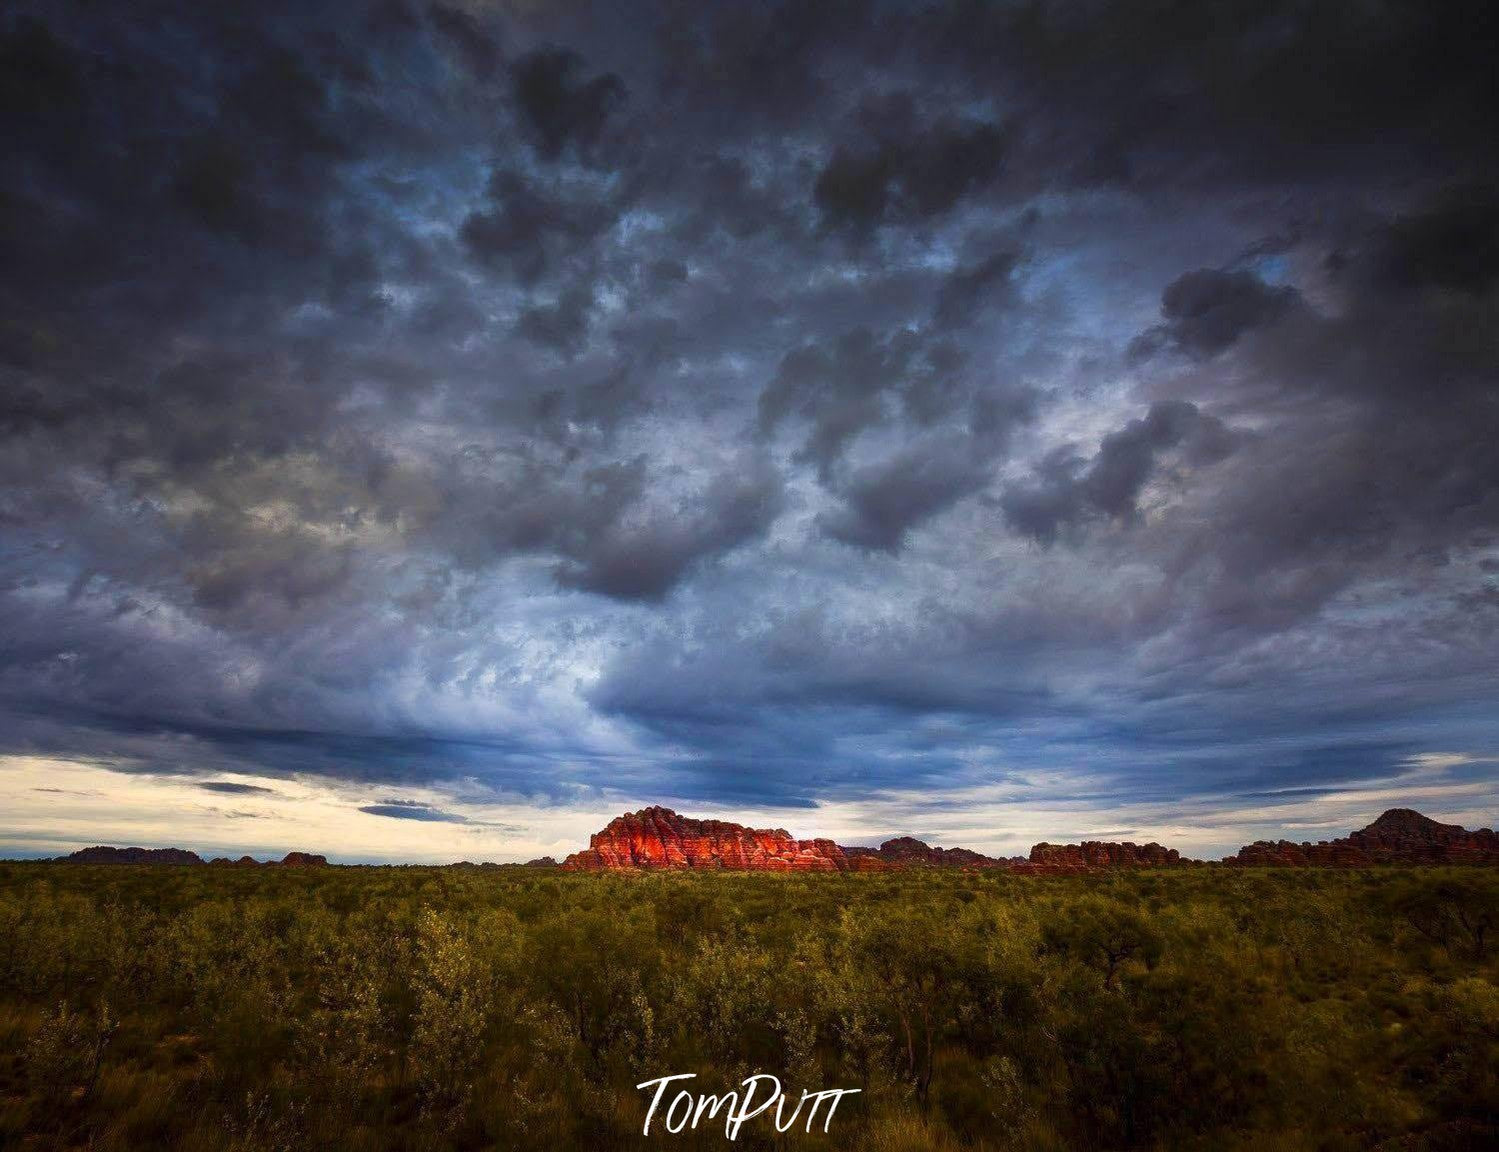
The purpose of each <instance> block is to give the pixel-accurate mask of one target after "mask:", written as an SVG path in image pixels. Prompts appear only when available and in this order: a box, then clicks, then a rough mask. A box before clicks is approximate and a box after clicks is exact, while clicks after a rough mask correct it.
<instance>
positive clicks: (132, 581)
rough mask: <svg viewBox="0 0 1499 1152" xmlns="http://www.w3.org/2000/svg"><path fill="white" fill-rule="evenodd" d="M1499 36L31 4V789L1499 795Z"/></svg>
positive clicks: (9, 331)
mask: <svg viewBox="0 0 1499 1152" xmlns="http://www.w3.org/2000/svg"><path fill="white" fill-rule="evenodd" d="M1492 32H1493V15H1492V12H1491V11H1490V7H1489V6H1487V5H1484V4H1480V3H1478V2H1477V0H1474V2H1472V3H1467V2H1459V3H1455V4H1448V5H1440V6H1435V7H1433V6H1431V5H1424V4H1416V3H1405V2H1397V0H1381V2H1379V3H1376V4H1374V5H1373V6H1372V7H1371V6H1360V7H1358V8H1353V7H1349V6H1336V5H1322V6H1317V5H1312V6H1308V5H1304V4H1294V3H1293V4H1288V3H1278V2H1272V3H1269V4H1248V3H1238V2H1236V0H1234V2H1226V3H1210V4H1205V5H1204V4H1189V3H1185V2H1181V3H1178V2H1176V0H1163V2H1161V3H1158V4H1153V5H1152V6H1151V7H1150V8H1149V9H1148V10H1147V11H1144V12H1142V11H1141V10H1139V9H1137V8H1133V7H1130V6H1127V5H1119V4H1107V3H1102V2H1094V0H1084V2H1080V3H1070V2H1068V3H1041V4H1026V5H1019V6H1017V5H979V4H967V3H952V4H947V3H939V4H935V5H931V6H928V7H926V8H923V9H921V10H920V11H911V10H907V9H904V8H901V7H899V6H892V5H885V4H876V3H860V2H853V3H841V2H840V3H829V4H798V3H777V4H766V5H740V4H707V5H695V6H686V7H684V6H679V5H670V4H668V5H653V4H647V5H644V6H626V7H624V8H620V9H610V10H607V11H604V10H600V9H597V8H592V9H590V8H578V7H575V6H570V5H540V6H537V5H530V6H519V7H516V6H510V7H501V8H495V7H492V6H472V5H459V4H451V3H450V4H441V3H439V4H422V5H406V4H372V5H366V4H362V3H353V2H349V3H334V4H328V5H306V4H292V3H289V2H288V3H282V2H280V0H273V2H272V3H268V4H265V5H261V6H259V7H257V9H256V11H255V13H254V16H253V18H247V17H246V16H245V15H244V13H239V12H229V11H226V10H222V9H221V8H217V7H214V6H204V5H188V4H182V3H173V2H170V0H163V2H162V3H161V4H160V5H156V6H153V8H152V12H151V16H150V19H143V18H142V17H141V15H140V14H139V13H134V12H126V11H124V10H122V9H118V8H111V7H110V6H107V5H106V6H92V7H90V6H84V7H78V6H67V5H62V4H56V3H51V2H35V3H32V2H27V0H23V2H22V3H20V4H18V5H14V6H12V8H11V9H8V10H7V12H6V14H5V15H4V16H3V17H0V160H3V162H4V165H5V171H6V173H7V179H6V181H5V182H4V187H3V188H0V260H3V262H4V266H5V268H6V275H5V276H4V277H3V278H0V529H3V531H0V538H3V541H4V543H3V545H0V637H3V639H0V712H3V714H4V718H5V721H6V722H5V724H4V725H3V729H4V731H5V732H6V738H5V740H4V741H3V742H0V745H3V747H0V750H3V751H13V752H22V753H26V754H54V755H66V756H74V757H78V758H87V759H93V760H98V761H99V762H101V763H106V764H109V765H111V766H114V767H116V768H118V769H119V770H121V771H143V772H151V771H158V772H175V773H180V774H183V775H186V776H189V777H191V778H195V779H197V778H201V779H200V783H201V784H202V786H203V787H205V788H206V789H207V790H209V791H220V792H227V791H230V790H231V786H233V788H232V790H234V791H242V790H244V789H247V788H251V787H258V786H250V785H244V786H240V785H234V784H233V781H232V780H224V779H219V777H220V776H229V775H232V774H235V773H246V774H249V773H255V774H268V775H270V776H272V777H276V776H287V775H293V774H297V775H301V774H306V775H313V776H316V775H328V776H336V777H344V778H349V779H354V780H359V781H364V782H390V783H392V784H393V783H395V782H401V781H408V782H409V781H420V782H423V783H429V784H430V783H435V782H439V781H447V782H452V781H454V780H465V781H474V782H477V783H475V785H474V786H475V787H477V788H480V789H481V790H482V789H484V788H494V789H497V790H505V791H507V794H510V795H526V796H533V797H539V798H543V799H544V801H545V802H560V801H561V800H562V799H565V798H567V797H574V798H575V797H576V796H578V795H580V794H585V795H592V794H596V792H597V790H599V789H602V788H604V787H619V788H624V789H627V790H629V791H630V792H631V793H632V795H634V796H637V797H638V798H639V799H641V800H646V799H652V798H657V796H658V795H659V794H660V793H662V792H665V791H668V790H670V789H676V791H675V792H674V793H673V794H674V795H678V796H701V797H704V798H710V799H715V800H720V801H722V800H724V799H725V798H728V797H740V798H754V799H756V800H757V801H765V802H782V803H787V804H796V805H806V804H810V803H814V802H815V801H817V800H819V799H826V798H830V797H837V796H843V795H849V794H855V793H858V794H863V793H867V792H868V791H869V790H871V789H877V788H879V787H883V786H905V785H910V784H912V783H913V782H914V783H917V784H920V785H922V786H924V787H925V786H930V787H931V788H932V789H934V790H936V789H940V788H942V787H948V786H957V785H959V784H963V783H969V782H973V780H974V779H975V776H976V775H978V776H982V773H984V772H986V771H997V770H998V769H995V768H993V766H994V765H997V764H1001V763H1003V764H1008V765H1011V766H1013V767H1015V768H1016V769H1017V770H1018V769H1020V768H1023V769H1025V770H1027V771H1031V772H1032V773H1033V774H1034V775H1035V776H1036V777H1037V778H1045V776H1046V769H1048V768H1054V767H1056V766H1057V764H1058V763H1059V762H1061V761H1063V760H1065V761H1066V762H1067V765H1068V767H1069V768H1079V766H1081V770H1087V771H1090V772H1093V773H1095V774H1096V775H1097V776H1098V778H1099V785H1098V788H1097V795H1098V796H1099V797H1100V798H1101V799H1100V802H1101V803H1102V802H1105V801H1106V800H1108V798H1109V797H1117V796H1119V795H1124V794H1126V793H1128V791H1129V788H1130V787H1131V786H1134V787H1136V788H1138V789H1139V790H1141V791H1155V792H1158V793H1159V794H1161V795H1163V796H1166V795H1169V794H1171V792H1172V790H1173V789H1174V790H1175V792H1176V793H1177V794H1178V795H1179V796H1180V795H1181V794H1185V793H1194V794H1195V793H1202V794H1213V795H1225V794H1229V793H1233V792H1235V791H1236V790H1237V791H1239V792H1242V793H1243V794H1244V795H1250V794H1251V793H1256V792H1262V791H1265V790H1266V788H1267V786H1268V785H1270V784H1272V783H1273V784H1274V785H1275V786H1311V785H1313V784H1315V785H1316V786H1318V787H1320V786H1322V785H1324V784H1326V783H1327V782H1329V781H1333V780H1336V779H1339V778H1342V779H1348V778H1358V777H1359V776H1360V775H1363V776H1369V775H1372V774H1374V773H1376V772H1387V771H1389V770H1390V768H1391V765H1392V764H1395V763H1398V761H1399V759H1400V758H1401V757H1403V756H1406V755H1410V754H1412V753H1413V752H1416V751H1420V750H1422V749H1423V748H1426V747H1428V745H1429V744H1430V742H1431V741H1434V740H1436V739H1437V738H1438V736H1440V737H1441V744H1442V745H1443V746H1444V747H1453V748H1465V749H1470V750H1473V751H1482V750H1483V747H1490V746H1491V745H1492V744H1493V742H1494V740H1495V739H1499V733H1496V732H1495V729H1494V726H1493V719H1492V715H1491V712H1492V709H1491V707H1490V706H1489V698H1490V697H1491V695H1492V674H1493V656H1492V653H1493V651H1494V650H1495V649H1496V647H1499V644H1496V641H1499V607H1496V606H1499V599H1496V592H1495V568H1494V565H1495V563H1496V555H1499V554H1496V551H1495V549H1496V548H1499V467H1496V454H1495V453H1494V451H1493V444H1494V443H1495V442H1496V441H1499V409H1496V406H1495V399H1494V398H1495V381H1496V379H1499V350H1496V346H1495V342H1494V336H1493V333H1495V332H1496V331H1499V314H1496V313H1499V228H1496V221H1499V212H1496V208H1495V205H1496V198H1495V194H1494V188H1495V187H1496V186H1499V171H1496V167H1499V165H1496V154H1495V151H1494V149H1493V140H1494V138H1495V136H1496V129H1499V124H1496V117H1495V112H1496V102H1495V99H1494V94H1495V88H1494V81H1493V69H1492V67H1491V64H1490V60H1489V57H1490V56H1491V55H1492V52H1491V44H1490V42H1491V41H1492V39H1493V37H1492ZM1308 61H1312V62H1315V66H1312V65H1309V64H1308ZM1038 545H1040V546H1038ZM1480 746H1482V747H1480ZM986 765H987V766H989V767H984V766H986ZM980 782H982V780H980ZM590 790H593V791H592V792H591V791H590ZM371 807H372V808H377V809H390V811H381V812H379V813H378V814H383V815H387V816H393V817H394V818H406V819H429V820H440V819H442V818H443V817H444V816H445V815H446V816H450V815H452V814H448V813H444V812H443V811H442V810H440V809H434V808H430V807H427V806H422V807H421V809H420V810H421V811H422V812H424V813H427V815H422V816H413V815H411V814H410V813H412V812H416V811H418V809H417V808H414V807H411V806H409V805H401V804H394V803H392V804H377V805H373V806H371ZM434 813H435V814H434Z"/></svg>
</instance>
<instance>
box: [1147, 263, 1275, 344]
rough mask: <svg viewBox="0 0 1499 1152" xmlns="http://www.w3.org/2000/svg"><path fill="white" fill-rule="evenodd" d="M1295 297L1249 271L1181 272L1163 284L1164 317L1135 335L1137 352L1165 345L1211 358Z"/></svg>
mask: <svg viewBox="0 0 1499 1152" xmlns="http://www.w3.org/2000/svg"><path fill="white" fill-rule="evenodd" d="M1299 299H1300V296H1299V294H1298V293H1297V292H1296V290H1295V289H1294V288H1290V287H1286V286H1278V287H1275V286H1271V285H1269V284H1266V283H1265V282H1264V281H1263V280H1261V279H1260V278H1259V277H1257V276H1255V275H1254V274H1253V273H1252V272H1247V271H1242V270H1238V271H1227V272H1225V271H1220V270H1219V269H1216V268H1199V269H1197V270H1196V271H1195V272H1186V273H1183V274H1182V275H1181V276H1178V277H1177V278H1176V279H1175V280H1173V281H1172V282H1171V283H1170V284H1168V285H1166V289H1165V291H1163V292H1162V293H1161V316H1162V317H1163V321H1162V323H1161V324H1160V325H1159V326H1158V327H1156V328H1153V329H1151V330H1150V331H1149V332H1147V333H1146V334H1145V335H1144V336H1142V337H1141V338H1140V340H1139V341H1138V342H1137V343H1136V346H1135V347H1136V352H1137V354H1138V353H1148V352H1149V351H1150V350H1151V349H1152V348H1153V347H1156V346H1159V345H1161V344H1165V345H1167V346H1169V347H1172V348H1175V349H1177V350H1179V351H1182V352H1185V353H1187V354H1189V355H1193V356H1214V355H1217V354H1218V353H1219V352H1222V351H1224V350H1225V349H1226V348H1229V347H1231V346H1232V345H1233V344H1234V342H1235V341H1237V340H1238V339H1239V337H1241V336H1242V335H1244V333H1246V332H1248V331H1250V330H1252V329H1255V328H1259V327H1262V326H1264V325H1267V324H1272V323H1274V322H1275V321H1277V320H1279V319H1280V318H1281V317H1283V316H1285V315H1286V314H1287V313H1288V312H1290V311H1291V310H1292V309H1293V308H1295V307H1296V305H1297V303H1298V301H1299Z"/></svg>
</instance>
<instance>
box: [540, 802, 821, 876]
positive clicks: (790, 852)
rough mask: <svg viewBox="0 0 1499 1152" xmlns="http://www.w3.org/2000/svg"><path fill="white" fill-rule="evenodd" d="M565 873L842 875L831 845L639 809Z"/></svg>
mask: <svg viewBox="0 0 1499 1152" xmlns="http://www.w3.org/2000/svg"><path fill="white" fill-rule="evenodd" d="M562 867H563V868H564V869H566V870H568V871H592V870H600V869H606V868H610V869H612V868H668V869H683V868H718V869H739V870H743V871H756V872H843V871H848V870H849V868H850V865H849V860H848V857H847V856H845V855H844V852H843V849H842V848H840V847H839V846H838V845H837V844H834V843H833V842H832V841H831V840H797V839H795V838H793V837H792V835H791V833H789V832H787V831H786V830H785V829H783V828H774V829H764V828H746V827H745V826H744V825H743V824H734V823H731V822H729V821H727V820H694V819H691V818H689V817H686V816H679V815H677V814H676V813H675V812H673V811H672V810H671V809H670V808H661V807H651V808H642V809H641V810H640V811H639V812H628V813H626V814H625V815H623V816H619V817H616V818H615V819H613V820H611V821H610V822H609V824H608V826H607V827H605V828H604V830H603V831H602V832H596V833H594V834H593V835H592V836H591V837H589V840H588V847H587V848H586V849H585V850H584V851H582V852H574V853H573V854H572V855H571V856H569V857H568V858H567V859H566V860H564V861H563V862H562Z"/></svg>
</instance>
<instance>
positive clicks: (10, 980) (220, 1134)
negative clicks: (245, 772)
mask: <svg viewBox="0 0 1499 1152" xmlns="http://www.w3.org/2000/svg"><path fill="white" fill-rule="evenodd" d="M1496 921H1499V870H1485V869H1468V870H1456V869H1453V870H1445V869H1430V870H1405V869H1385V870H1369V871H1316V870H1253V869H1249V870H1229V869H1224V868H1215V867H1204V868H1195V869H1181V870H1173V871H1144V872H1128V873H1124V872H1121V873H1105V874H1096V875H1089V876H1078V877H1020V876H1011V875H1006V874H1004V873H1003V872H981V873H960V872H952V871H940V872H939V871H929V872H928V871H913V872H904V873H898V874H895V873H892V874H884V875H868V876H863V875H844V876H786V875H764V874H760V875H729V874H718V875H714V874H706V875H705V874H640V873H628V874H602V875H597V874H596V875H567V874H558V873H555V872H534V871H525V870H519V869H516V870H510V869H504V870H483V871H481V870H478V869H429V868H409V869H400V868H371V869H356V868H329V869H307V870H292V869H282V870H254V869H246V870H235V869H189V868H175V869H174V868H156V867H144V866H140V867H112V868H111V867H87V866H78V865H55V864H26V863H10V864H0V1146H4V1147H7V1148H9V1147H17V1148H35V1149H75V1148H76V1149H83V1148H88V1149H97V1150H121V1152H125V1150H135V1149H145V1148H183V1149H201V1150H203V1152H209V1150H225V1152H228V1150H236V1152H254V1150H273V1149H302V1148H308V1149H314V1148H315V1149H347V1150H351V1152H353V1150H376V1149H413V1150H434V1152H435V1150H441V1149H470V1148H472V1149H478V1148H516V1149H521V1148H524V1149H552V1148H556V1149H569V1148H577V1149H610V1148H636V1147H641V1146H651V1147H657V1146H662V1145H665V1146H667V1147H680V1148H707V1147H723V1146H725V1145H724V1129H723V1127H722V1125H721V1124H720V1125H717V1126H711V1125H709V1124H707V1123H705V1124H703V1125H700V1126H699V1129H698V1131H697V1132H696V1133H695V1134H693V1133H684V1134H682V1135H669V1134H665V1133H662V1132H661V1131H660V1129H659V1127H656V1128H653V1131H652V1134H651V1135H650V1137H649V1138H643V1137H642V1136H641V1126H642V1124H643V1122H644V1119H645V1111H646V1108H647V1106H648V1104H649V1102H650V1101H649V1094H648V1093H645V1092H641V1091H637V1090H636V1088H635V1087H634V1085H636V1084H637V1083H640V1082H642V1081H644V1080H647V1079H650V1078H653V1077H659V1076H663V1075H667V1074H674V1073H687V1072H692V1073H696V1074H697V1076H698V1080H697V1081H696V1082H695V1084H697V1085H699V1086H700V1087H699V1088H698V1089H697V1090H699V1091H704V1092H706V1091H723V1090H727V1089H728V1088H731V1087H733V1086H734V1085H736V1084H737V1083H738V1082H739V1081H740V1080H742V1079H743V1078H744V1077H745V1076H748V1075H750V1074H751V1073H755V1072H769V1073H774V1074H775V1075H776V1076H778V1077H780V1079H781V1080H782V1082H783V1083H784V1084H785V1085H786V1087H787V1088H788V1089H789V1090H790V1092H791V1093H792V1094H793V1095H794V1094H796V1093H799V1092H800V1090H801V1089H802V1088H804V1087H805V1088H810V1089H814V1090H815V1089H820V1088H831V1087H845V1088H854V1087H857V1088H859V1089H860V1090H861V1094H860V1095H856V1096H850V1097H848V1098H846V1099H845V1100H844V1101H843V1103H842V1104H841V1105H840V1107H839V1109H838V1112H837V1115H836V1117H835V1119H834V1120H833V1121H832V1122H831V1124H830V1125H829V1131H828V1132H827V1133H826V1134H824V1133H823V1132H822V1131H821V1127H820V1125H819V1126H817V1127H816V1128H814V1131H813V1133H812V1134H811V1135H808V1134H806V1133H805V1132H803V1131H801V1130H800V1128H798V1129H797V1130H796V1131H795V1132H793V1133H788V1134H785V1135H779V1136H778V1135H777V1134H776V1133H775V1131H774V1129H773V1127H772V1126H770V1125H761V1124H756V1123H749V1124H746V1125H745V1127H744V1128H743V1129H742V1131H741V1132H740V1133H739V1137H738V1141H737V1145H738V1146H740V1147H747V1148H769V1147H775V1148H790V1147H793V1146H798V1147H799V1146H809V1147H812V1146H815V1147H824V1148H849V1149H855V1148H857V1149H874V1150H877V1152H878V1150H887V1152H919V1150H922V1149H957V1148H980V1149H1056V1150H1058V1152H1061V1150H1064V1149H1068V1150H1070V1149H1114V1148H1118V1149H1127V1148H1145V1149H1202V1150H1219V1149H1230V1150H1231V1149H1251V1148H1253V1149H1280V1150H1290V1149H1364V1148H1376V1147H1385V1148H1389V1149H1401V1150H1406V1149H1432V1150H1435V1149H1458V1148H1477V1147H1494V1146H1499V986H1496V985H1499V971H1496V966H1499V959H1496V953H1499V928H1496V927H1495V924H1496Z"/></svg>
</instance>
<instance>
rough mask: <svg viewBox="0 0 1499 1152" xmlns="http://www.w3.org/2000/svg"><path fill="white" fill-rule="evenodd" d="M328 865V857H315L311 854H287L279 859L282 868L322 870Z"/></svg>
mask: <svg viewBox="0 0 1499 1152" xmlns="http://www.w3.org/2000/svg"><path fill="white" fill-rule="evenodd" d="M327 863H328V857H326V856H316V855H313V854H312V853H311V852H288V853H287V854H286V855H285V856H283V857H282V858H281V865H282V867H284V868H323V867H326V866H327Z"/></svg>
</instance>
